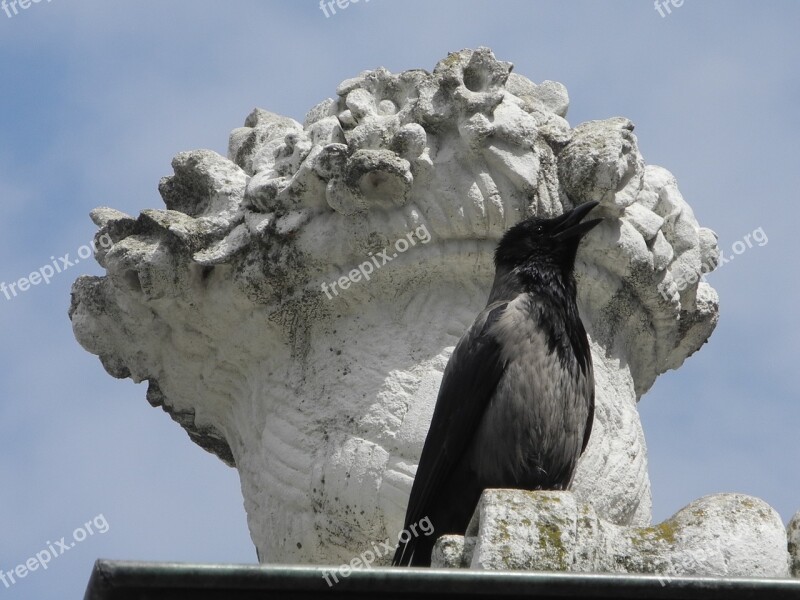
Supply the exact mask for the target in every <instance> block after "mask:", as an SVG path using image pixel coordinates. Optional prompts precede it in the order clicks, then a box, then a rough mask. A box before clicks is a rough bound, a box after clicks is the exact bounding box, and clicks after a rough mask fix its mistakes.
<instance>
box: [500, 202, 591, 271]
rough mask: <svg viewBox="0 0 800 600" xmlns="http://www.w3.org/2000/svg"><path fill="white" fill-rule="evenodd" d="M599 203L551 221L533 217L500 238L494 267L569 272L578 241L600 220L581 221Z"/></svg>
mask: <svg viewBox="0 0 800 600" xmlns="http://www.w3.org/2000/svg"><path fill="white" fill-rule="evenodd" d="M597 205H598V202H594V201H592V202H585V203H584V204H581V205H579V206H577V207H576V208H574V209H573V210H571V211H569V212H565V213H564V214H563V215H560V216H558V217H555V218H553V219H542V218H538V217H532V218H530V219H525V220H524V221H520V222H519V223H517V224H516V225H514V226H513V227H512V228H511V229H509V230H508V231H507V232H506V233H505V235H503V237H502V239H501V240H500V243H499V244H498V245H497V249H496V250H495V253H494V260H495V265H496V266H497V267H498V268H500V267H504V268H506V269H509V270H510V269H514V268H516V267H520V266H523V265H527V266H530V267H533V268H552V269H558V270H561V271H564V272H571V271H572V268H573V266H574V264H575V254H576V253H577V251H578V244H579V243H580V241H581V238H582V237H583V236H584V235H586V233H588V232H589V231H590V230H591V229H592V228H593V227H595V226H596V225H598V224H599V223H600V222H601V221H602V220H603V219H592V220H589V221H583V222H582V221H581V220H582V219H583V217H585V216H586V215H587V214H588V213H589V211H591V210H592V209H593V208H594V207H595V206H597Z"/></svg>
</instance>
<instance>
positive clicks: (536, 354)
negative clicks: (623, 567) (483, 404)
mask: <svg viewBox="0 0 800 600" xmlns="http://www.w3.org/2000/svg"><path fill="white" fill-rule="evenodd" d="M539 308H540V307H538V306H537V305H536V303H535V302H534V301H533V300H531V298H530V297H527V296H521V297H519V298H518V299H517V300H515V301H513V302H511V303H509V306H508V308H507V310H506V311H505V313H504V314H503V316H502V317H501V318H500V319H498V321H497V323H496V324H495V325H494V330H493V332H492V333H493V335H495V336H496V338H497V339H498V340H499V341H500V344H501V348H502V350H501V352H502V355H503V360H504V361H505V369H504V372H503V375H502V377H501V379H500V381H499V383H498V385H497V388H496V389H495V392H494V394H493V395H492V398H491V400H490V402H489V404H488V406H487V408H486V411H485V413H484V415H483V418H482V420H481V423H480V425H479V426H478V430H477V432H476V436H475V438H474V441H473V444H472V447H471V451H470V455H469V456H470V460H471V462H472V468H473V469H474V470H475V472H476V474H477V476H478V478H479V479H480V480H481V481H482V482H483V483H484V484H485V487H522V488H526V489H537V488H545V489H563V488H565V487H566V486H567V485H568V484H569V481H570V479H571V477H572V473H573V471H574V468H575V464H576V462H577V459H578V457H579V456H580V452H581V447H582V443H583V436H584V432H585V429H586V425H587V419H588V416H589V405H590V402H591V398H592V388H593V385H594V383H593V379H592V372H591V362H590V363H589V369H582V368H581V367H580V365H579V361H578V359H577V357H576V356H575V353H574V350H573V349H572V348H571V347H569V342H568V341H567V338H568V336H566V335H564V336H562V337H561V338H560V339H559V340H555V342H554V340H552V339H550V337H549V336H550V335H551V333H550V331H552V330H555V331H556V332H557V331H559V329H560V328H563V327H565V324H563V323H549V325H550V326H549V327H547V328H543V327H541V326H540V324H539V321H540V316H541V312H540V310H538V309H539ZM551 318H553V319H557V317H555V316H553V317H551ZM558 344H566V345H567V347H566V348H564V347H561V348H559V347H558Z"/></svg>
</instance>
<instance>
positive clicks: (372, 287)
mask: <svg viewBox="0 0 800 600" xmlns="http://www.w3.org/2000/svg"><path fill="white" fill-rule="evenodd" d="M511 68H512V66H511V64H510V63H505V62H500V61H497V60H496V59H495V57H494V56H493V55H492V53H491V52H490V51H489V50H488V49H485V48H479V49H477V50H463V51H461V52H456V53H453V54H450V55H449V56H448V57H447V58H445V59H443V60H442V61H441V62H440V63H439V64H438V65H437V66H436V68H435V69H434V71H433V72H432V73H428V72H425V71H421V70H415V71H407V72H404V73H399V74H393V73H390V72H389V71H387V70H386V69H376V70H374V71H366V72H364V73H362V74H360V75H359V76H358V77H356V78H353V79H351V80H348V81H346V82H344V83H342V84H341V85H340V86H339V88H338V90H337V95H338V97H337V98H334V99H328V100H324V101H323V102H322V103H320V104H318V105H317V106H316V107H314V108H312V110H311V111H310V112H309V113H308V116H307V117H306V119H305V122H304V124H303V125H301V124H300V123H298V122H296V121H294V120H292V119H289V118H287V117H282V116H280V115H275V114H273V113H270V112H268V111H264V110H260V109H257V110H255V111H254V112H253V113H252V114H251V115H250V116H249V117H248V118H247V120H246V122H245V126H244V127H242V128H239V129H236V130H234V131H233V133H232V134H231V138H230V144H229V152H228V156H227V158H225V157H222V156H219V155H217V154H216V153H213V152H210V151H208V150H197V151H191V152H185V153H181V154H179V155H178V156H177V157H176V158H175V160H174V161H173V169H174V171H175V174H174V175H172V176H171V177H167V178H165V179H164V180H163V181H162V182H161V185H160V191H161V193H162V196H163V199H164V202H165V204H166V207H167V210H145V211H143V212H142V214H141V215H140V216H139V217H138V218H133V217H129V216H127V215H123V214H122V213H118V212H115V211H113V210H111V209H99V210H98V211H95V213H94V219H95V222H96V223H97V224H98V226H99V227H100V230H99V232H98V235H104V234H106V233H107V234H108V235H109V237H110V238H111V239H112V240H113V244H112V245H111V246H110V247H109V248H107V249H103V250H102V252H101V253H98V256H97V258H98V261H99V262H100V264H101V265H102V266H103V267H105V268H106V270H107V275H106V276H105V277H83V278H80V279H79V280H78V281H76V282H75V285H74V287H73V298H72V305H71V308H70V317H71V319H72V323H73V328H74V331H75V335H76V337H77V339H78V340H79V342H80V343H81V344H82V345H83V346H84V347H85V348H86V349H87V350H88V351H90V352H92V353H94V354H96V355H98V356H99V357H100V359H101V361H102V363H103V365H104V367H105V368H106V370H107V371H108V372H109V373H110V374H112V375H113V376H115V377H130V378H131V379H133V380H134V381H137V382H139V381H147V382H148V384H149V391H148V399H150V400H151V402H152V403H153V404H154V405H157V406H161V407H162V408H163V409H164V410H165V411H166V412H168V413H169V414H170V415H171V416H172V417H173V418H174V419H175V420H176V421H177V422H178V423H180V425H181V426H182V427H183V428H184V429H186V431H187V432H188V433H189V435H190V436H191V437H192V439H193V440H194V441H195V442H197V443H198V444H199V445H201V446H203V447H204V448H206V449H208V450H210V451H212V452H214V453H216V454H217V455H218V456H220V458H222V459H223V460H225V461H226V462H228V463H229V464H231V465H235V466H236V468H237V469H238V471H239V474H240V478H241V483H242V492H243V494H244V498H245V507H246V509H247V513H248V521H249V526H250V531H251V533H252V537H253V540H254V542H255V544H256V546H257V548H258V550H259V555H260V557H261V559H262V560H264V561H271V562H326V563H332V562H338V561H340V560H341V561H347V560H349V558H350V557H351V556H353V555H354V553H358V552H359V551H360V550H361V549H363V548H369V547H371V544H372V543H373V542H374V541H376V540H382V539H385V538H386V537H394V536H395V535H396V534H397V532H398V531H399V529H400V527H401V526H402V520H403V514H404V511H405V505H406V501H407V497H408V493H409V490H410V486H411V482H412V479H413V476H414V471H415V468H416V461H417V459H418V457H419V453H420V450H421V448H422V443H423V440H424V438H425V434H426V432H427V427H428V423H429V419H430V416H431V412H432V410H433V405H434V402H435V398H436V394H437V391H438V386H439V381H440V378H441V374H442V370H443V368H444V366H445V364H446V362H447V359H448V357H449V354H450V352H451V351H452V348H453V346H454V345H455V343H456V341H457V340H458V338H459V337H460V335H461V334H462V333H463V332H464V331H465V330H466V328H467V327H468V325H469V324H470V323H471V322H472V320H473V318H474V316H475V314H477V313H478V312H479V311H480V310H481V308H482V307H483V305H484V303H485V301H486V297H487V294H488V291H489V289H490V286H491V281H492V275H493V268H492V258H491V257H492V251H493V249H494V247H495V245H496V243H497V241H498V240H499V238H500V236H501V235H502V234H503V232H504V231H505V230H506V229H507V228H508V227H509V226H511V225H512V224H514V223H516V222H517V221H519V220H520V219H522V218H524V217H526V216H529V215H531V214H538V215H545V216H552V215H556V214H560V213H561V212H563V211H564V210H566V209H570V208H571V207H572V206H573V205H574V203H577V202H584V201H586V200H589V199H598V200H600V201H601V206H600V207H598V209H595V212H597V213H598V214H600V215H605V216H606V217H607V219H606V222H605V223H604V224H603V225H601V226H599V227H597V228H596V229H595V230H593V231H592V232H591V233H590V234H589V235H588V236H587V238H586V240H585V242H584V244H583V245H582V247H581V250H580V252H579V256H578V264H577V274H578V278H579V304H580V307H581V310H582V314H583V318H584V322H585V323H586V326H587V330H588V331H589V334H590V336H591V343H592V352H593V358H594V363H595V373H596V377H597V411H596V420H595V424H594V432H593V434H592V438H591V442H590V444H589V447H588V449H587V452H586V454H585V455H584V458H583V459H582V461H581V464H580V466H579V470H578V473H577V475H576V479H575V483H574V491H575V493H576V496H577V498H578V499H579V500H580V501H582V502H587V501H588V502H591V504H592V505H593V507H594V510H595V511H596V512H597V514H598V515H600V516H601V517H602V518H603V519H605V520H607V521H609V522H613V523H618V524H621V525H630V524H634V525H647V524H649V521H650V485H649V479H648V475H647V460H646V447H645V440H644V436H643V433H642V429H641V424H640V421H639V416H638V413H637V410H636V402H637V401H638V399H639V398H640V397H641V395H642V394H644V393H645V392H646V391H647V390H648V389H649V387H650V386H651V385H652V383H653V381H654V380H655V378H656V377H657V376H658V375H659V374H660V373H662V372H664V371H665V370H667V369H673V368H677V367H678V366H680V364H681V363H682V361H683V360H684V359H685V358H686V357H687V356H689V355H690V354H691V353H692V352H694V351H696V350H697V349H698V348H699V347H700V346H701V345H702V344H703V343H704V342H705V340H706V339H707V338H708V336H709V335H710V334H711V332H712V330H713V328H714V326H715V324H716V321H717V314H718V303H717V296H716V293H715V292H714V290H713V289H712V288H711V287H710V286H709V285H708V284H706V283H705V282H702V281H699V280H698V277H699V275H700V274H701V273H702V272H703V270H708V269H711V268H713V266H714V264H715V261H716V256H717V250H716V238H715V236H714V234H713V232H711V231H710V230H707V229H703V228H701V227H700V226H699V225H698V223H697V221H696V220H695V218H694V216H693V214H692V211H691V209H690V208H689V206H688V205H687V204H686V202H685V201H684V200H683V198H682V197H681V196H680V193H679V192H678V189H677V185H676V183H675V180H674V178H673V177H672V176H671V175H670V174H669V173H668V172H667V171H666V170H664V169H661V168H659V167H652V166H646V165H645V164H644V160H643V159H642V157H641V155H640V153H639V151H638V147H637V143H636V138H635V136H634V135H633V133H632V128H633V126H632V125H631V123H630V122H629V121H627V120H626V119H621V118H617V119H609V120H606V121H594V122H591V123H586V124H583V125H580V126H578V127H576V128H575V129H571V128H570V126H569V124H568V123H567V121H566V120H565V119H564V116H565V115H566V112H567V106H568V96H567V93H566V90H565V89H564V87H563V86H562V85H560V84H557V83H553V82H545V83H543V84H540V85H535V84H533V83H532V82H530V81H528V80H527V79H525V78H524V77H521V76H518V75H512V74H511ZM384 252H385V254H384ZM385 560H386V557H385Z"/></svg>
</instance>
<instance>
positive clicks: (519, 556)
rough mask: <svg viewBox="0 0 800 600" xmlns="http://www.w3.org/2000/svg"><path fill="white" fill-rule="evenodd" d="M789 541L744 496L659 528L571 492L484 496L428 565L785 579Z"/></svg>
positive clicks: (777, 523) (692, 510)
mask: <svg viewBox="0 0 800 600" xmlns="http://www.w3.org/2000/svg"><path fill="white" fill-rule="evenodd" d="M785 540H786V530H785V529H784V527H783V522H782V521H781V518H780V515H778V513H777V512H775V511H774V510H773V509H772V508H770V506H769V505H768V504H766V503H765V502H764V501H763V500H759V499H758V498H752V497H750V496H745V495H743V494H716V495H712V496H705V497H703V498H700V499H699V500H695V501H694V502H692V503H691V504H690V505H689V506H687V507H686V508H684V509H682V510H680V511H678V512H677V513H676V514H675V515H674V516H672V517H671V518H670V519H667V520H666V521H664V522H663V523H660V524H659V525H656V526H653V527H624V526H620V525H616V524H614V523H610V522H608V521H605V520H603V519H601V518H599V517H598V516H597V512H596V511H595V509H594V507H592V505H591V504H589V503H587V502H580V501H579V500H577V498H576V497H575V495H574V494H572V493H570V492H526V491H520V490H487V491H485V492H484V493H483V495H482V496H481V500H480V502H479V504H478V508H477V510H476V511H475V514H474V515H473V517H472V521H471V522H470V525H469V527H468V529H467V532H466V536H464V537H460V536H446V537H444V538H442V539H441V540H439V541H437V543H436V547H435V549H434V554H433V559H434V561H433V565H432V566H434V567H471V568H473V569H489V570H501V569H511V570H533V571H573V572H611V573H658V574H661V575H664V576H681V575H715V576H728V577H737V576H751V577H786V576H788V575H789V554H788V552H787V550H786V547H785Z"/></svg>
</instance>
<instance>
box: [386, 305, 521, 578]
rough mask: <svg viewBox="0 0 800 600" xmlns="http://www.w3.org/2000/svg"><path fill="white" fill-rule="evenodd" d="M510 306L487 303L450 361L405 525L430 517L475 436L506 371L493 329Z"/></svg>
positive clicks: (400, 556)
mask: <svg viewBox="0 0 800 600" xmlns="http://www.w3.org/2000/svg"><path fill="white" fill-rule="evenodd" d="M507 306H508V302H495V303H493V304H490V305H489V306H487V307H486V308H485V309H484V310H483V311H482V312H481V314H480V315H478V317H477V318H476V319H475V322H474V323H473V324H472V327H470V329H469V330H468V331H467V333H466V334H465V335H464V336H463V337H462V338H461V339H460V340H459V342H458V344H457V345H456V347H455V349H454V350H453V354H452V355H451V357H450V360H449V361H448V363H447V367H446V368H445V370H444V375H443V377H442V384H441V386H440V388H439V396H438V398H437V399H436V407H435V408H434V411H433V417H432V419H431V425H430V428H429V429H428V436H427V437H426V438H425V444H424V446H423V448H422V455H421V456H420V460H419V466H418V467H417V474H416V476H415V477H414V484H413V485H412V487H411V496H410V498H409V501H408V509H407V510H406V520H405V528H406V529H408V527H409V526H410V525H411V524H414V523H417V522H419V521H420V520H422V519H424V518H425V517H426V516H427V514H426V513H427V512H428V510H429V509H430V503H431V501H432V500H433V499H434V498H436V497H437V495H438V493H439V492H440V489H441V486H442V484H443V483H444V482H445V481H446V480H447V477H448V475H450V473H452V471H453V468H454V467H455V464H456V462H457V461H458V460H459V459H460V458H461V457H462V456H463V454H464V452H465V451H466V448H467V445H468V444H469V442H470V441H471V440H472V437H473V435H474V433H475V430H476V429H477V427H478V424H479V423H480V420H481V417H482V416H483V413H484V410H485V409H486V406H487V405H488V404H489V400H490V399H491V397H492V395H493V394H494V391H495V388H496V387H497V383H498V381H500V377H501V376H502V374H503V371H504V370H505V364H503V362H502V359H501V357H500V355H501V352H500V344H499V342H498V341H497V339H495V337H494V336H492V335H491V333H490V329H491V326H492V325H493V324H494V323H495V322H496V321H497V319H499V318H500V316H501V315H502V314H503V311H504V310H505V309H506V307H507ZM406 550H407V549H406V544H403V543H401V544H400V545H399V546H398V548H397V552H396V553H395V557H394V561H393V563H392V564H395V565H397V564H407V563H408V562H409V561H410V559H411V556H410V554H411V553H413V548H410V549H408V550H410V552H407V551H406ZM404 554H406V556H404Z"/></svg>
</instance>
